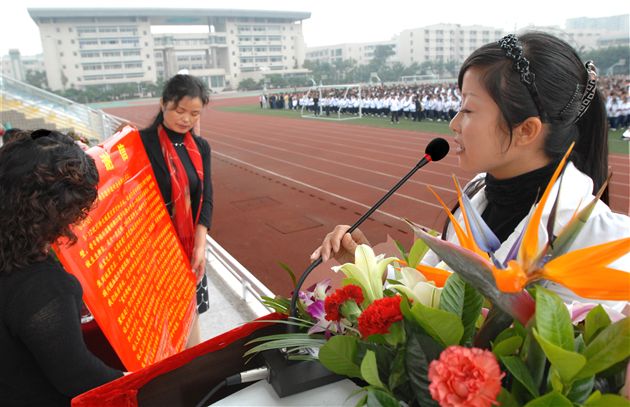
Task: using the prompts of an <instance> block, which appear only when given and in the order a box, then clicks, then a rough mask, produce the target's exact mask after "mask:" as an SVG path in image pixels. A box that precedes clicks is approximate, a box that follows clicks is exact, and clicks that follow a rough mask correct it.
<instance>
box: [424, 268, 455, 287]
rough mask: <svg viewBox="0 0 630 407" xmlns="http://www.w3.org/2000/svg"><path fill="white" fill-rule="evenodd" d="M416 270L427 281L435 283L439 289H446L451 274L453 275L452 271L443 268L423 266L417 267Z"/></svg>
mask: <svg viewBox="0 0 630 407" xmlns="http://www.w3.org/2000/svg"><path fill="white" fill-rule="evenodd" d="M416 270H418V271H419V272H421V273H422V275H424V277H425V278H426V279H427V281H433V282H434V283H435V285H436V286H437V287H444V284H446V280H447V279H448V278H449V277H450V275H451V274H453V273H451V272H450V271H447V270H444V269H441V268H437V267H430V266H425V265H422V264H419V265H418V266H416Z"/></svg>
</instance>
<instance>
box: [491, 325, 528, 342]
mask: <svg viewBox="0 0 630 407" xmlns="http://www.w3.org/2000/svg"><path fill="white" fill-rule="evenodd" d="M513 336H518V334H517V332H516V330H515V329H514V327H509V328H506V329H504V330H503V331H502V332H501V333H500V334H498V335H497V337H496V338H494V340H493V342H494V343H495V344H496V343H499V342H503V341H504V340H506V339H508V338H511V337H513ZM523 338H524V337H523Z"/></svg>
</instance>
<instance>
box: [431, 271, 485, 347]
mask: <svg viewBox="0 0 630 407" xmlns="http://www.w3.org/2000/svg"><path fill="white" fill-rule="evenodd" d="M482 305H483V296H482V295H481V294H479V292H478V291H477V290H475V288H474V287H473V286H471V285H470V284H468V283H467V282H466V281H464V280H463V279H462V278H461V277H460V276H459V274H457V273H453V274H451V276H450V277H449V278H448V279H447V280H446V284H445V285H444V289H443V290H442V295H441V296H440V309H442V310H444V311H448V312H451V313H453V314H455V315H457V316H458V317H460V319H461V321H462V324H463V325H464V333H463V335H462V339H461V341H460V343H461V344H462V345H465V344H468V343H470V342H471V339H472V337H473V335H474V333H475V323H476V322H477V319H478V318H479V315H480V314H481V306H482Z"/></svg>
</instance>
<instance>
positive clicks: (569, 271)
mask: <svg viewBox="0 0 630 407" xmlns="http://www.w3.org/2000/svg"><path fill="white" fill-rule="evenodd" d="M629 252H630V238H625V239H618V240H613V241H612V242H607V243H603V244H600V245H596V246H591V247H586V248H583V249H578V250H574V251H572V252H569V253H566V254H564V255H562V256H560V257H557V258H555V259H553V260H551V261H549V263H547V264H545V266H544V267H543V271H542V276H543V278H546V279H547V280H551V281H554V282H556V283H558V284H562V285H563V286H565V287H567V288H569V289H570V290H571V291H573V292H575V293H576V294H578V295H579V296H581V297H586V298H595V299H602V300H626V301H628V300H630V273H627V272H625V271H620V270H615V269H613V268H609V267H606V266H607V265H608V264H610V263H612V262H613V261H615V260H616V259H618V258H620V257H621V256H623V255H625V254H627V253H629Z"/></svg>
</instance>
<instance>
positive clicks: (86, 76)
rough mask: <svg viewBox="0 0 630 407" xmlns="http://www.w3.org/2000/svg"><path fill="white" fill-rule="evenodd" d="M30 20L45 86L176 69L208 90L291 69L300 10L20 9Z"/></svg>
mask: <svg viewBox="0 0 630 407" xmlns="http://www.w3.org/2000/svg"><path fill="white" fill-rule="evenodd" d="M28 11H29V14H30V15H31V18H32V19H33V20H34V21H35V23H36V24H37V25H38V27H39V30H40V36H41V41H42V48H43V50H44V64H45V66H46V74H47V79H48V84H49V86H50V87H51V89H53V90H60V89H67V88H70V87H75V88H83V87H85V86H89V85H109V84H117V83H129V82H134V83H137V82H156V81H158V80H159V79H165V78H168V77H170V76H172V75H174V74H176V73H177V72H178V71H179V70H181V69H187V70H188V71H189V73H191V74H193V75H197V76H200V77H202V78H204V79H205V80H206V81H207V82H208V84H209V85H210V86H211V87H213V88H218V89H222V88H224V87H234V88H235V87H236V86H237V85H238V83H239V82H240V81H241V80H243V79H245V78H254V79H260V78H262V77H263V76H264V75H269V74H272V73H280V74H287V75H291V74H296V73H301V72H303V71H304V70H303V69H301V67H302V64H303V62H304V52H305V51H304V38H303V35H302V24H301V23H302V20H304V19H307V18H309V17H310V13H306V12H289V11H287V12H285V11H263V10H216V9H154V8H134V9H113V8H112V9H105V8H72V9H70V8H68V9H44V8H31V9H28ZM176 25H177V26H207V27H208V32H207V33H203V34H152V32H151V27H152V26H176Z"/></svg>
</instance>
